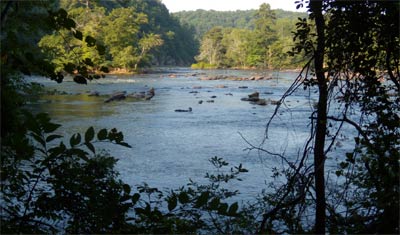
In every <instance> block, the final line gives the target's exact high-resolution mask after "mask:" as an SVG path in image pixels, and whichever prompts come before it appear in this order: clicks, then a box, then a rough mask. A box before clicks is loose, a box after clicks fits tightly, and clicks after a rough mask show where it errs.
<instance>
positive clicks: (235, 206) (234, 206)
mask: <svg viewBox="0 0 400 235" xmlns="http://www.w3.org/2000/svg"><path fill="white" fill-rule="evenodd" d="M238 209H239V205H238V203H237V202H235V203H233V204H232V205H231V206H230V207H229V210H228V215H230V216H234V215H236V212H237V210H238Z"/></svg>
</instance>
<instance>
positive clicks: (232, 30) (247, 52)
mask: <svg viewBox="0 0 400 235" xmlns="http://www.w3.org/2000/svg"><path fill="white" fill-rule="evenodd" d="M174 15H175V16H177V17H178V18H179V20H180V21H181V22H182V23H184V24H188V25H190V26H192V27H194V29H195V30H196V35H195V37H196V38H197V39H199V40H200V49H199V54H198V55H197V57H196V60H197V62H198V63H197V64H194V66H193V67H194V68H225V67H228V68H230V67H234V68H264V69H265V68H266V69H281V68H289V69H295V68H299V67H301V65H302V64H303V63H304V58H303V56H302V55H297V56H293V54H292V56H290V55H289V54H288V52H290V50H291V48H292V47H293V45H294V43H293V32H294V31H295V29H296V22H297V21H298V19H299V18H305V17H306V16H307V14H306V13H297V12H290V11H284V10H279V9H278V10H272V9H271V7H270V5H269V4H262V5H261V6H260V8H259V9H258V10H246V11H239V10H238V11H227V12H223V11H213V10H211V11H205V10H197V11H183V12H177V13H174Z"/></svg>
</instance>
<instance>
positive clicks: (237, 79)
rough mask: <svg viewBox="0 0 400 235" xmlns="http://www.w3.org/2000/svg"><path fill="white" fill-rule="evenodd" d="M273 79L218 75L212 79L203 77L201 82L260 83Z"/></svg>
mask: <svg viewBox="0 0 400 235" xmlns="http://www.w3.org/2000/svg"><path fill="white" fill-rule="evenodd" d="M270 79H272V77H265V76H252V77H235V76H226V75H216V76H211V77H201V78H200V80H203V81H213V80H232V81H260V80H270Z"/></svg>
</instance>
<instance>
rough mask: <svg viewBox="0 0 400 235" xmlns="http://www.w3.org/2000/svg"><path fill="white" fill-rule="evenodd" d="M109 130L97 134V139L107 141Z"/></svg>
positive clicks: (102, 130)
mask: <svg viewBox="0 0 400 235" xmlns="http://www.w3.org/2000/svg"><path fill="white" fill-rule="evenodd" d="M107 133H108V132H107V129H101V130H100V131H99V132H98V133H97V139H98V140H105V139H107Z"/></svg>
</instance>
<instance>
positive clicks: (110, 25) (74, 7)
mask: <svg viewBox="0 0 400 235" xmlns="http://www.w3.org/2000/svg"><path fill="white" fill-rule="evenodd" d="M59 7H61V8H64V9H66V11H67V13H68V15H69V16H70V17H71V18H72V19H73V20H74V21H75V22H76V24H77V30H79V31H80V32H82V35H71V34H70V33H69V32H66V31H65V30H58V31H57V32H54V33H52V34H48V35H46V36H44V37H43V38H42V40H41V41H40V42H39V46H40V47H41V48H42V49H43V50H44V52H45V54H47V56H48V57H49V59H50V60H51V61H53V62H54V63H55V64H56V65H58V68H59V69H61V68H62V67H63V64H66V63H73V58H75V57H82V58H89V57H90V58H91V60H92V61H93V62H94V63H95V64H96V65H98V66H100V67H101V66H107V67H109V68H116V69H124V71H129V70H138V69H139V68H142V67H146V66H150V65H188V64H191V63H192V62H193V58H194V56H195V54H196V53H197V48H198V47H197V42H196V40H195V39H194V38H193V32H192V31H191V29H189V28H188V27H185V26H182V25H181V24H180V23H179V21H178V20H177V19H176V18H175V17H173V16H171V15H170V14H169V12H168V9H167V8H166V7H165V6H164V5H163V4H162V3H161V1H156V0H154V1H143V0H134V1H90V0H87V1H60V2H59ZM87 35H92V36H93V37H95V38H96V40H97V42H98V43H101V44H102V45H104V46H105V49H106V51H105V53H104V54H103V55H98V54H96V53H95V52H94V51H93V50H92V49H90V48H87V47H85V46H79V45H78V43H77V39H80V38H79V37H83V38H86V36H87ZM77 36H78V38H76V37H77ZM97 69H98V68H97Z"/></svg>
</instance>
